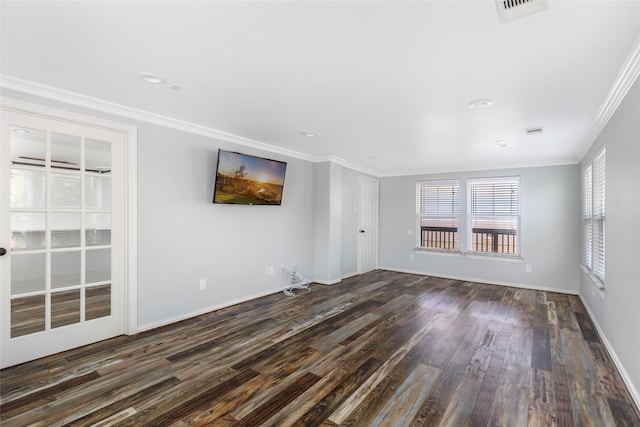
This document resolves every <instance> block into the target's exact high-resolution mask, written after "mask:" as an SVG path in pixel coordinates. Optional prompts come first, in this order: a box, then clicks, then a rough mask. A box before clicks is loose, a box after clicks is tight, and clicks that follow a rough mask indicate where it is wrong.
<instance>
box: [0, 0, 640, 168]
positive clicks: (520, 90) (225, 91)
mask: <svg viewBox="0 0 640 427" xmlns="http://www.w3.org/2000/svg"><path fill="white" fill-rule="evenodd" d="M0 7H1V12H2V13H1V15H2V16H1V19H2V21H1V25H2V29H1V31H2V32H1V36H2V42H1V43H2V44H1V50H2V52H1V55H2V57H1V59H2V64H1V71H2V75H3V79H2V84H3V86H4V87H6V88H15V87H17V86H18V83H20V84H21V85H22V86H25V85H26V86H30V85H31V86H32V87H38V88H40V89H42V88H45V87H46V88H51V89H53V88H55V89H62V90H65V91H70V92H73V93H76V94H81V95H83V96H84V97H85V98H84V99H87V98H86V97H92V98H97V99H100V100H102V101H107V102H109V103H111V104H109V105H111V106H113V103H115V104H119V105H122V106H127V107H129V108H130V109H135V110H141V111H145V112H149V113H153V114H155V115H161V116H166V117H171V118H173V119H176V120H179V121H182V122H186V123H188V124H193V125H198V126H199V129H209V130H211V131H212V132H217V131H221V132H223V133H225V134H231V135H232V136H233V135H236V136H239V137H243V138H246V139H247V140H248V141H257V142H260V143H266V144H270V145H272V146H274V147H277V148H275V151H280V152H287V150H291V151H293V152H295V153H301V155H302V156H303V157H305V156H306V157H313V158H325V156H335V157H337V158H340V159H344V161H345V162H346V163H347V164H348V165H352V166H355V167H358V168H363V169H366V170H370V171H372V172H374V173H375V174H377V175H393V174H405V173H427V172H440V171H458V170H476V169H490V168H504V167H510V166H532V165H547V164H563V163H576V162H577V161H579V160H580V159H581V157H582V155H583V154H584V151H585V149H586V148H587V147H588V145H589V144H590V143H591V142H593V137H594V135H593V129H594V126H595V125H596V124H597V123H598V120H600V121H601V120H602V111H599V110H600V108H601V106H602V105H603V103H604V102H605V101H606V100H607V96H608V94H609V92H610V90H611V89H612V87H613V86H614V85H615V84H616V82H617V81H618V80H617V79H618V75H619V72H620V70H621V67H622V66H623V65H624V64H625V59H626V58H627V56H628V55H629V53H630V52H632V51H634V49H637V45H638V43H636V40H638V36H639V34H640V1H616V0H609V1H606V0H605V1H563V0H549V1H548V4H547V8H546V9H545V10H542V11H540V12H536V13H534V14H531V15H528V16H524V17H521V18H518V19H515V20H512V21H509V22H506V23H500V21H499V18H498V14H497V9H496V4H495V2H494V1H492V0H476V1H450V0H449V1H408V2H404V1H376V2H369V1H282V2H279V1H254V2H249V1H197V2H190V1H141V2H130V1H108V2H96V1H85V2H79V1H74V2H67V1H55V2H35V1H6V0H4V1H2V3H1V6H0ZM634 43H635V45H634ZM143 71H148V72H152V73H156V74H158V75H160V76H163V77H164V78H166V80H167V85H161V86H154V85H150V84H148V83H144V82H142V81H141V79H140V78H139V76H138V74H139V73H140V72H143ZM172 83H175V84H180V85H183V86H184V89H183V90H179V91H176V90H171V89H169V88H168V84H172ZM33 84H38V85H37V86H35V85H33ZM41 85H44V86H41ZM478 98H489V99H491V100H492V101H493V105H491V106H490V107H489V108H486V109H481V110H473V109H470V108H468V106H467V105H468V104H469V102H470V101H472V100H475V99H478ZM130 111H131V110H130ZM539 126H541V127H543V128H544V131H543V133H541V134H537V135H526V134H525V132H524V129H526V128H531V127H539ZM214 130H215V131H214ZM302 130H306V131H309V132H313V133H316V134H317V136H316V137H315V138H309V137H304V136H302V135H300V134H299V131H302ZM232 139H233V138H232ZM497 140H504V141H505V142H506V143H507V144H508V147H506V148H496V144H495V142H496V141H497Z"/></svg>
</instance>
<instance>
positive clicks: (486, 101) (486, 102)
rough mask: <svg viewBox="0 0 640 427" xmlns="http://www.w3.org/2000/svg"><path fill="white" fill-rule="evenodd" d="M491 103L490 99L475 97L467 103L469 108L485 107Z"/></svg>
mask: <svg viewBox="0 0 640 427" xmlns="http://www.w3.org/2000/svg"><path fill="white" fill-rule="evenodd" d="M491 104H493V102H491V100H490V99H476V100H475V101H471V102H470V103H469V108H487V107H488V106H490V105H491Z"/></svg>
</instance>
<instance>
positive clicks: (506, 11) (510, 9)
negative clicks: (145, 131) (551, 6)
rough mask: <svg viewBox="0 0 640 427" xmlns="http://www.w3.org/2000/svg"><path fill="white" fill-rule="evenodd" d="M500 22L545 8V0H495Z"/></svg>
mask: <svg viewBox="0 0 640 427" xmlns="http://www.w3.org/2000/svg"><path fill="white" fill-rule="evenodd" d="M496 6H497V7H498V16H499V17H500V22H507V21H511V20H512V19H515V18H519V17H521V16H524V15H529V14H530V13H534V12H538V11H540V10H542V9H546V7H547V0H496Z"/></svg>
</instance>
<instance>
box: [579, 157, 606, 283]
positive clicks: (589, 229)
mask: <svg viewBox="0 0 640 427" xmlns="http://www.w3.org/2000/svg"><path fill="white" fill-rule="evenodd" d="M606 164H607V152H606V149H604V148H603V149H602V151H601V152H600V153H599V154H598V155H597V156H596V158H595V159H594V160H593V163H591V164H590V165H589V166H587V167H586V168H585V170H584V171H583V173H582V192H583V199H582V200H583V248H584V253H583V262H584V265H585V267H587V269H589V270H590V271H591V273H593V274H594V275H595V276H596V277H597V278H598V279H599V280H600V282H602V283H604V278H605V238H606V234H605V229H606V224H605V223H606V221H605V218H606V210H605V208H606V187H607V186H606V175H607V173H606Z"/></svg>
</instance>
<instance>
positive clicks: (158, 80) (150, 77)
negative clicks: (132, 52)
mask: <svg viewBox="0 0 640 427" xmlns="http://www.w3.org/2000/svg"><path fill="white" fill-rule="evenodd" d="M138 75H139V76H140V78H141V79H142V80H144V81H145V82H147V83H151V84H152V85H163V84H165V82H166V80H165V79H164V77H160V76H158V75H156V74H153V73H147V72H142V73H138Z"/></svg>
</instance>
